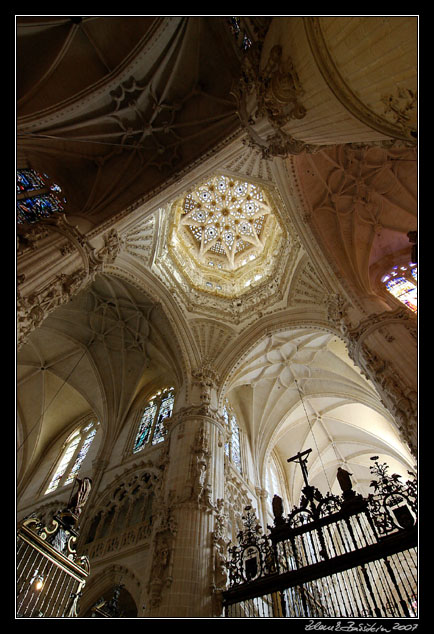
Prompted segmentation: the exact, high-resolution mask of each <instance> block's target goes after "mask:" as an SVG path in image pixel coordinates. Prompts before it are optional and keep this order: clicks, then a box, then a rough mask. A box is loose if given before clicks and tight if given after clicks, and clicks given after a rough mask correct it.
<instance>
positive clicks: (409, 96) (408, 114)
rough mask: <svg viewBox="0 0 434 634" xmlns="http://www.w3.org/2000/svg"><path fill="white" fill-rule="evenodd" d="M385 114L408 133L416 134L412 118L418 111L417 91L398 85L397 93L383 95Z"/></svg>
mask: <svg viewBox="0 0 434 634" xmlns="http://www.w3.org/2000/svg"><path fill="white" fill-rule="evenodd" d="M381 101H382V102H383V103H384V114H385V115H387V116H388V117H389V118H391V119H392V120H393V122H394V123H395V124H396V125H397V126H399V127H400V128H402V130H403V132H405V133H406V134H407V135H409V134H412V133H413V134H412V136H415V135H416V131H415V129H414V127H413V126H412V125H411V119H412V118H413V115H414V114H415V112H416V111H417V93H416V92H414V91H413V90H410V89H409V88H400V87H397V89H396V93H395V95H383V96H382V97H381Z"/></svg>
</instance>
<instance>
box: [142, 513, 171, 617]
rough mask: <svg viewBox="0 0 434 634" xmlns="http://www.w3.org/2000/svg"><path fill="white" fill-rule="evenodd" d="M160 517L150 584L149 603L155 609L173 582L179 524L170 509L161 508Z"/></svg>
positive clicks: (155, 536) (154, 540)
mask: <svg viewBox="0 0 434 634" xmlns="http://www.w3.org/2000/svg"><path fill="white" fill-rule="evenodd" d="M158 515H159V517H158V520H157V522H158V528H157V529H156V531H155V532H154V538H153V544H152V546H153V547H152V564H151V571H150V576H149V582H148V594H149V601H150V605H151V607H153V608H156V607H158V606H159V605H160V603H161V594H162V591H163V589H164V587H167V586H169V585H170V584H171V583H172V580H173V577H172V570H173V549H174V540H175V536H176V533H177V524H176V521H175V519H174V517H173V515H172V512H171V509H170V508H169V507H167V506H161V507H160V509H159V513H158Z"/></svg>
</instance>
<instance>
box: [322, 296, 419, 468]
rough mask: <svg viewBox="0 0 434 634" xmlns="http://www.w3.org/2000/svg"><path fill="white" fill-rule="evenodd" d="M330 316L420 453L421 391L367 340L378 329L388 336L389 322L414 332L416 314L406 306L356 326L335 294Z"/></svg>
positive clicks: (380, 314) (348, 347) (404, 438)
mask: <svg viewBox="0 0 434 634" xmlns="http://www.w3.org/2000/svg"><path fill="white" fill-rule="evenodd" d="M328 317H329V320H330V322H332V323H333V324H334V326H335V327H336V328H337V329H338V330H340V332H341V336H342V339H343V340H344V341H345V343H346V347H347V350H348V354H349V356H350V358H351V359H352V360H353V362H354V363H355V364H356V365H357V366H358V367H359V368H360V369H361V371H362V373H363V374H364V376H365V377H366V378H367V379H369V380H371V381H372V383H373V384H374V385H375V387H376V388H377V390H378V393H379V396H380V398H381V401H382V403H383V405H384V406H385V408H386V409H387V410H388V411H389V412H390V413H391V414H392V416H393V417H394V419H395V422H396V424H397V425H398V428H399V430H400V433H401V435H402V438H403V440H404V441H405V442H406V443H407V445H408V446H409V448H410V450H411V451H412V452H414V453H415V455H416V452H417V393H416V391H415V390H414V389H412V388H411V387H409V386H407V385H405V383H404V381H403V380H402V379H401V378H400V377H399V374H398V373H397V371H396V368H394V367H393V366H392V365H391V363H390V362H388V361H386V360H385V359H382V358H381V357H380V356H379V355H378V354H377V353H375V352H373V351H372V350H371V349H370V348H369V347H368V346H367V344H366V343H364V339H365V338H366V337H367V336H368V334H372V332H374V331H375V330H378V332H380V333H381V334H382V336H383V337H384V336H385V335H384V332H385V325H386V324H387V323H402V324H403V325H404V326H405V327H406V328H408V329H409V330H410V331H413V330H415V328H416V323H415V318H414V315H413V314H409V312H408V311H407V310H406V309H404V308H402V309H401V308H398V309H397V310H396V311H393V313H391V312H384V313H379V314H377V315H372V316H370V317H368V318H367V319H365V320H362V321H360V322H359V323H358V324H357V325H355V326H354V325H352V324H351V322H350V320H349V318H348V304H347V303H346V302H345V300H344V299H343V298H342V297H341V296H339V295H332V296H330V298H329V301H328Z"/></svg>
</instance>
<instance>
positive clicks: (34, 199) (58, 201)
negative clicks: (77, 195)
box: [17, 169, 66, 224]
mask: <svg viewBox="0 0 434 634" xmlns="http://www.w3.org/2000/svg"><path fill="white" fill-rule="evenodd" d="M61 193H62V190H61V188H60V187H59V185H57V184H56V183H53V182H51V180H50V178H49V177H48V176H47V175H46V174H40V173H39V172H36V171H35V170H33V169H21V170H18V171H17V223H18V224H26V223H34V222H37V221H38V220H41V219H42V218H48V217H50V216H51V215H52V214H53V213H55V212H62V211H63V209H64V203H65V202H66V200H65V198H62V197H61Z"/></svg>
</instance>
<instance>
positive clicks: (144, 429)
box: [133, 401, 157, 453]
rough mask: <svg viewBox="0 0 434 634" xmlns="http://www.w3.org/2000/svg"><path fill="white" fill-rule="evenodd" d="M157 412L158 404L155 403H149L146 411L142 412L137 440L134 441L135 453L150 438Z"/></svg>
mask: <svg viewBox="0 0 434 634" xmlns="http://www.w3.org/2000/svg"><path fill="white" fill-rule="evenodd" d="M156 412H157V406H156V405H154V403H152V401H151V403H150V404H149V405H148V407H147V408H146V409H145V411H144V412H143V414H142V418H141V420H140V424H139V430H138V432H137V436H136V440H135V443H134V449H133V453H137V452H138V451H140V450H141V449H143V446H144V445H145V444H146V442H147V441H148V440H149V435H150V433H151V428H152V423H153V422H154V418H155V414H156Z"/></svg>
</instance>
